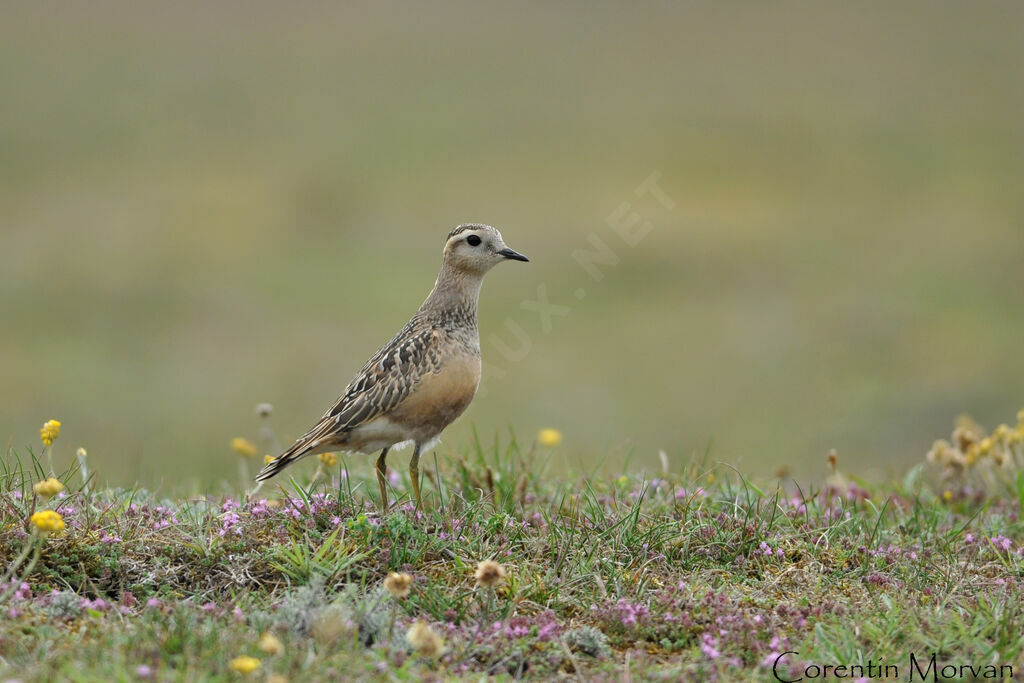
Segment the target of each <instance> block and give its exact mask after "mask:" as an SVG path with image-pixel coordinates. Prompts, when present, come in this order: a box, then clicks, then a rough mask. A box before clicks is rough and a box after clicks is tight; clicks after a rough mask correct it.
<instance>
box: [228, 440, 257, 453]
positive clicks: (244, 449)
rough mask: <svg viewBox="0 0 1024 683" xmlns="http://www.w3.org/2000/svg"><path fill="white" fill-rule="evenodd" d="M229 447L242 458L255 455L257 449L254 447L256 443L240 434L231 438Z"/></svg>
mask: <svg viewBox="0 0 1024 683" xmlns="http://www.w3.org/2000/svg"><path fill="white" fill-rule="evenodd" d="M231 448H232V450H234V451H235V453H238V454H239V455H241V456H242V457H243V458H251V457H253V456H254V455H256V454H257V453H258V452H259V450H258V449H257V448H256V444H254V443H253V442H252V441H249V439H243V438H242V437H240V436H236V437H235V438H233V439H231Z"/></svg>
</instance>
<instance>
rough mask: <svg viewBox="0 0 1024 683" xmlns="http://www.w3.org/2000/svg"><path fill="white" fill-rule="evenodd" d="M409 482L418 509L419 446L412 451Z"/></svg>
mask: <svg viewBox="0 0 1024 683" xmlns="http://www.w3.org/2000/svg"><path fill="white" fill-rule="evenodd" d="M409 481H411V482H412V493H413V495H414V496H416V507H417V508H418V507H420V445H419V443H417V444H416V447H415V448H414V449H413V451H412V460H410V461H409Z"/></svg>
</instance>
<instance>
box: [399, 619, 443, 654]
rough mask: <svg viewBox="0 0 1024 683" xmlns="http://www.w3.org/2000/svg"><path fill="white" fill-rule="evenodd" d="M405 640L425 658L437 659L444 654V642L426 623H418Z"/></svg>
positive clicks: (407, 633) (413, 626)
mask: <svg viewBox="0 0 1024 683" xmlns="http://www.w3.org/2000/svg"><path fill="white" fill-rule="evenodd" d="M405 640H406V642H408V643H409V645H411V646H412V648H413V649H414V650H416V652H418V653H419V654H421V655H423V656H425V657H436V656H438V655H440V654H441V653H442V652H444V641H443V640H442V639H441V636H439V635H438V634H437V633H436V632H435V631H434V629H432V628H430V625H429V624H427V623H426V622H424V621H417V622H416V623H415V624H413V625H412V628H410V629H409V630H408V631H407V632H406V634H405Z"/></svg>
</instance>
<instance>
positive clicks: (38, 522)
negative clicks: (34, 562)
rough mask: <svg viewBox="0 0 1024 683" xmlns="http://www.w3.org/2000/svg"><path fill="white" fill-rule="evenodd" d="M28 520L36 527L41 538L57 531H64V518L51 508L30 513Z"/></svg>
mask: <svg viewBox="0 0 1024 683" xmlns="http://www.w3.org/2000/svg"><path fill="white" fill-rule="evenodd" d="M29 521H30V522H31V523H32V524H33V525H34V526H35V527H36V532H37V533H39V535H40V536H42V537H43V538H45V537H47V536H49V535H50V534H51V533H54V532H57V531H64V529H65V526H64V518H63V517H61V516H60V513H59V512H55V511H53V510H40V511H39V512H37V513H35V514H34V515H32V517H30V518H29Z"/></svg>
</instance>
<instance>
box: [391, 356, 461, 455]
mask: <svg viewBox="0 0 1024 683" xmlns="http://www.w3.org/2000/svg"><path fill="white" fill-rule="evenodd" d="M479 385H480V356H479V354H475V353H472V352H470V351H456V352H454V353H451V354H446V357H445V358H444V360H443V361H442V362H441V364H440V367H439V368H438V369H437V370H436V371H434V372H430V373H427V374H425V375H424V376H423V377H421V378H420V379H419V381H418V382H417V383H416V387H415V388H414V389H413V391H412V393H411V394H410V395H409V397H408V398H406V399H405V400H404V401H402V403H401V404H399V405H398V406H396V407H395V410H394V413H393V416H392V419H393V420H395V421H396V422H400V423H402V424H404V425H406V426H407V427H408V428H409V429H411V430H414V431H418V432H422V433H424V434H431V435H432V434H435V433H438V432H440V431H441V430H442V429H444V428H445V427H447V426H448V425H449V424H450V423H451V422H452V421H453V420H454V419H455V418H457V417H458V416H459V415H461V414H462V413H463V411H465V410H466V408H467V407H468V406H469V404H470V401H472V400H473V396H474V395H475V394H476V390H477V387H478V386H479Z"/></svg>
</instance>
